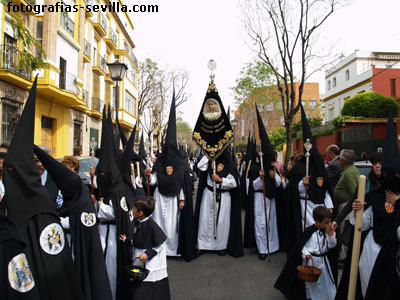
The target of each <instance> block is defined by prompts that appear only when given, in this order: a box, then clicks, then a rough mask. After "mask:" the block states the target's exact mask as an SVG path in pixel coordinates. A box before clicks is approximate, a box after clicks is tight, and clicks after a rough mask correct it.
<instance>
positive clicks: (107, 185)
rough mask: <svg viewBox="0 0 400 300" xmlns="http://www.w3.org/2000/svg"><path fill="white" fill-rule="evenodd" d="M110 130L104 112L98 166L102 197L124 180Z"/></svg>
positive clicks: (98, 182)
mask: <svg viewBox="0 0 400 300" xmlns="http://www.w3.org/2000/svg"><path fill="white" fill-rule="evenodd" d="M104 109H105V108H104ZM110 130H112V128H110V126H109V124H108V121H107V119H106V118H105V112H104V111H103V122H102V131H101V147H100V155H99V163H98V165H97V169H98V172H97V186H98V188H99V194H100V197H105V196H106V195H107V194H108V193H110V192H111V191H112V189H113V188H114V187H115V186H116V185H118V184H119V183H121V180H122V178H121V173H120V170H119V169H118V165H117V161H116V158H115V147H114V141H113V134H112V132H110Z"/></svg>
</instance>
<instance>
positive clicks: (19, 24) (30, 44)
mask: <svg viewBox="0 0 400 300" xmlns="http://www.w3.org/2000/svg"><path fill="white" fill-rule="evenodd" d="M0 1H1V3H2V4H3V5H7V2H8V1H6V0H0ZM23 21H24V20H23V18H11V26H12V28H13V30H14V36H15V38H16V39H17V40H18V43H19V44H18V47H19V49H20V50H21V52H18V60H17V61H18V68H19V69H21V70H25V71H27V72H31V71H35V70H37V69H44V68H47V65H46V63H45V62H44V57H45V52H44V50H43V46H42V44H41V43H40V42H39V41H38V40H36V39H35V38H34V37H33V36H32V35H31V33H30V31H29V29H28V28H26V27H25V25H24V24H23ZM32 49H34V51H32Z"/></svg>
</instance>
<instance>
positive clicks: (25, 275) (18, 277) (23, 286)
mask: <svg viewBox="0 0 400 300" xmlns="http://www.w3.org/2000/svg"><path fill="white" fill-rule="evenodd" d="M8 281H9V282H10V286H11V287H12V288H13V289H14V290H16V291H18V292H20V293H26V292H28V291H30V290H31V289H32V288H33V287H34V286H35V281H34V280H33V276H32V272H31V269H30V268H29V264H28V261H27V260H26V256H25V254H24V253H21V254H18V255H17V256H14V258H13V259H12V260H10V262H9V263H8Z"/></svg>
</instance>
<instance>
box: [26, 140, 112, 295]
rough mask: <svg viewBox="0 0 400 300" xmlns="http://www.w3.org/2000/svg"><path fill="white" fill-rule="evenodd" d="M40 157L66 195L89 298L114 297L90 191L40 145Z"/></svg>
mask: <svg viewBox="0 0 400 300" xmlns="http://www.w3.org/2000/svg"><path fill="white" fill-rule="evenodd" d="M34 151H35V154H36V156H37V157H38V158H39V159H40V161H41V162H42V163H43V165H44V167H45V168H46V170H47V171H48V172H49V173H50V174H53V178H54V180H55V182H56V183H57V185H58V187H59V189H60V190H61V193H62V195H63V199H64V202H63V205H62V206H61V208H60V210H59V213H60V216H61V217H69V225H70V233H71V244H72V245H70V246H71V248H72V250H73V254H74V265H75V269H76V273H77V278H78V280H79V282H80V283H81V286H82V291H83V293H84V295H85V299H87V300H91V299H93V300H94V299H104V300H107V299H111V298H112V293H111V287H110V282H109V279H108V276H107V269H106V265H105V262H104V256H103V250H102V247H101V243H100V235H99V231H98V229H97V222H96V215H95V214H96V211H95V209H94V206H93V203H92V200H91V197H90V192H89V190H88V188H87V187H86V185H85V184H84V183H83V181H82V179H81V178H80V177H79V176H78V175H77V174H75V173H73V172H72V171H70V170H69V169H68V168H66V167H65V166H63V165H62V164H61V163H59V162H58V161H57V160H55V159H54V158H52V157H51V156H49V155H48V154H47V153H46V152H44V151H43V150H41V149H40V148H38V147H36V146H35V148H34Z"/></svg>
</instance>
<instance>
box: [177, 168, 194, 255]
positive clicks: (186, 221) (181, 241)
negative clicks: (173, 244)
mask: <svg viewBox="0 0 400 300" xmlns="http://www.w3.org/2000/svg"><path fill="white" fill-rule="evenodd" d="M182 188H183V193H184V194H185V206H184V207H183V210H182V213H181V215H180V218H179V237H178V250H177V253H178V254H181V255H182V256H183V257H184V258H185V260H186V261H191V260H192V259H194V258H196V257H197V249H196V236H195V226H194V217H193V180H192V176H191V175H190V172H189V168H188V171H187V172H185V174H184V176H183V184H182ZM178 202H179V201H178Z"/></svg>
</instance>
